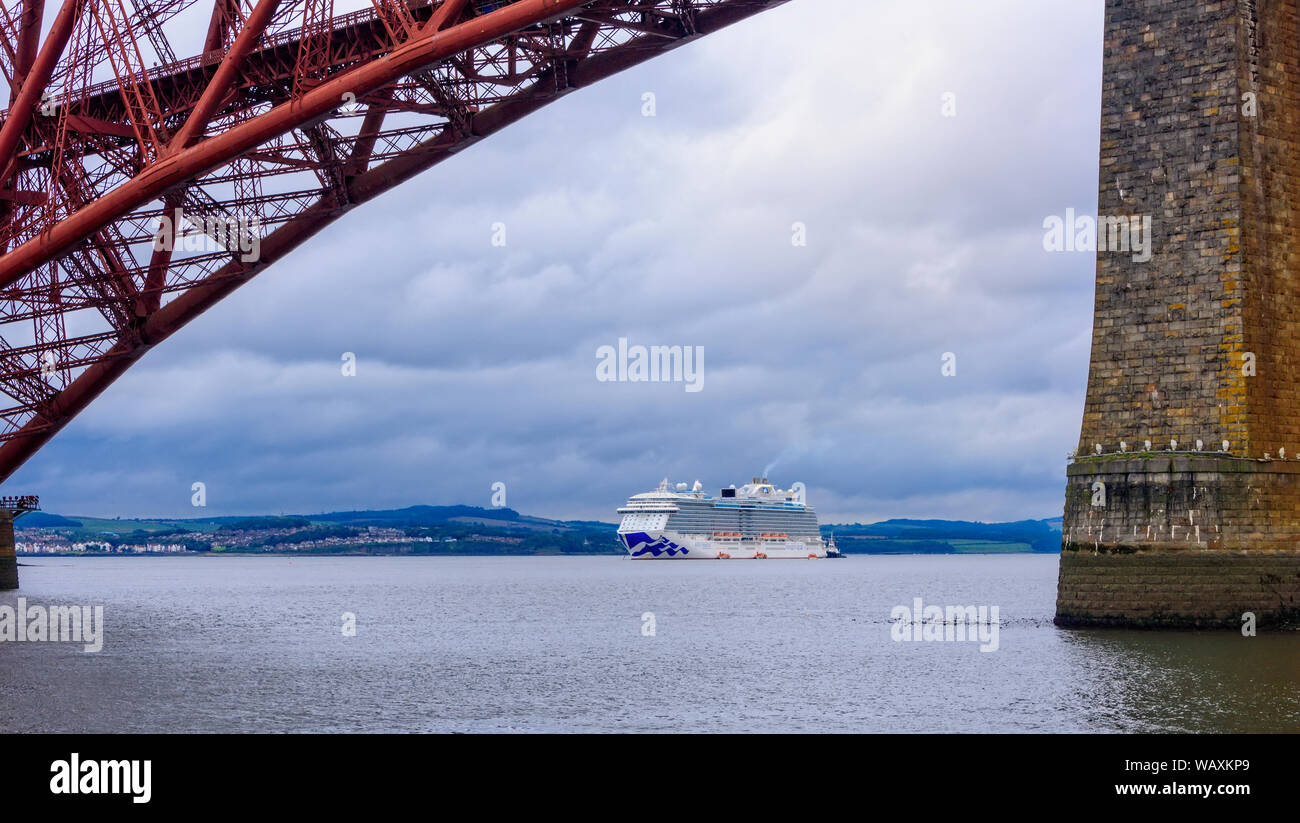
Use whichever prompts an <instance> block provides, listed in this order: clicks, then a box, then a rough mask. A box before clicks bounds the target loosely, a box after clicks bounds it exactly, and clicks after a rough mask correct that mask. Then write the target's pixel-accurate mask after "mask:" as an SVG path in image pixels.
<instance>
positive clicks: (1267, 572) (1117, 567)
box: [1056, 551, 1300, 629]
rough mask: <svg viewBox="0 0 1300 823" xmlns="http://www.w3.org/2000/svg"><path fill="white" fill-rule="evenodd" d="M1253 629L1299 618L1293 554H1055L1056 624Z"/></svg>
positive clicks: (1299, 576)
mask: <svg viewBox="0 0 1300 823" xmlns="http://www.w3.org/2000/svg"><path fill="white" fill-rule="evenodd" d="M1246 612H1250V613H1252V614H1254V615H1255V620H1256V628H1257V629H1269V628H1277V627H1281V626H1288V627H1294V626H1295V624H1296V621H1297V619H1300V554H1297V553H1295V552H1288V553H1285V554H1273V553H1270V552H1258V551H1248V552H1226V551H1181V552H1179V551H1164V552H1140V553H1137V554H1093V553H1092V552H1090V551H1073V552H1072V551H1067V552H1064V553H1062V555H1061V575H1060V589H1059V593H1058V595H1057V601H1056V622H1057V623H1058V624H1059V625H1063V626H1097V625H1103V626H1129V627H1139V628H1236V629H1240V628H1241V627H1242V625H1243V620H1242V616H1243V615H1244V614H1245V613H1246Z"/></svg>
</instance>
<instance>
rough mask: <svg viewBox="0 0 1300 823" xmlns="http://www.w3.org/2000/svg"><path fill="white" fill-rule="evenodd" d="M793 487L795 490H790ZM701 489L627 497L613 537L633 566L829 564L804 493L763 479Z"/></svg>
mask: <svg viewBox="0 0 1300 823" xmlns="http://www.w3.org/2000/svg"><path fill="white" fill-rule="evenodd" d="M795 485H796V486H798V485H799V484H795ZM702 489H703V487H702V486H701V485H700V482H699V481H698V480H697V481H695V485H694V486H691V487H690V488H687V486H686V484H685V483H677V484H676V485H675V486H669V484H668V480H667V479H666V478H665V479H664V481H663V482H662V483H660V484H659V488H657V489H655V490H654V491H652V492H646V493H645V494H636V495H633V496H632V497H630V498H629V499H628V501H627V505H625V506H623V507H622V508H620V509H619V510H618V513H619V514H621V515H623V519H622V521H621V522H620V523H619V526H618V537H619V540H620V541H622V543H623V546H624V547H625V548H626V549H627V552H628V554H629V555H631V556H632V557H633V558H636V559H659V560H664V559H673V560H678V559H688V560H715V559H723V560H725V559H728V558H751V559H752V558H758V559H763V558H778V557H798V558H810V557H826V556H827V550H828V548H830V551H831V552H832V553H834V548H833V547H828V545H827V544H826V543H825V541H823V540H822V536H821V532H820V531H819V530H818V528H817V513H816V512H815V511H813V510H812V508H811V507H809V506H807V505H805V504H804V502H803V493H802V491H795V490H786V489H778V488H776V487H775V486H773V485H772V484H771V483H769V482H767V478H766V477H755V478H754V479H753V481H752V482H750V483H746V484H745V485H743V486H741V487H740V488H736V487H735V486H734V485H733V486H731V487H730V488H726V489H722V491H721V494H720V495H719V496H718V497H712V496H709V495H707V494H705V493H704V491H703V490H702Z"/></svg>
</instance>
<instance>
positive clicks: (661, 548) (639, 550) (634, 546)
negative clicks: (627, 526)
mask: <svg viewBox="0 0 1300 823" xmlns="http://www.w3.org/2000/svg"><path fill="white" fill-rule="evenodd" d="M623 542H624V543H625V544H626V545H627V548H628V551H630V552H631V553H632V556H633V557H641V556H642V555H646V554H651V555H654V556H655V557H659V556H661V555H665V554H666V555H668V556H669V557H676V556H677V555H678V554H690V553H691V550H690V549H688V548H686V547H685V546H679V545H677V544H676V543H674V542H673V541H671V540H669V539H668V538H666V537H660V538H659V539H658V540H651V539H650V535H648V534H646V533H645V532H631V533H629V534H625V535H623Z"/></svg>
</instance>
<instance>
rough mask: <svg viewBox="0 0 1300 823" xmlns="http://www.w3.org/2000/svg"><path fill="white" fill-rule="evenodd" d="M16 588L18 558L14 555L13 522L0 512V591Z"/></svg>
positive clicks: (7, 515)
mask: <svg viewBox="0 0 1300 823" xmlns="http://www.w3.org/2000/svg"><path fill="white" fill-rule="evenodd" d="M16 588H18V556H17V555H16V554H14V521H13V518H12V517H10V516H9V513H8V512H0V591H5V590H8V589H16Z"/></svg>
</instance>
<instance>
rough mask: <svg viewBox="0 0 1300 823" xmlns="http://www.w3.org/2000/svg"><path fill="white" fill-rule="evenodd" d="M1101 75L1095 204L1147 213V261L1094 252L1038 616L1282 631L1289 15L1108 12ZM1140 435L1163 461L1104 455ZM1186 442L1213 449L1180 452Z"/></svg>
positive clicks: (1227, 2)
mask: <svg viewBox="0 0 1300 823" xmlns="http://www.w3.org/2000/svg"><path fill="white" fill-rule="evenodd" d="M1103 72H1104V76H1103V97H1102V122H1101V125H1102V130H1101V163H1100V176H1099V181H1098V191H1099V206H1098V210H1099V213H1100V215H1101V216H1102V217H1105V216H1108V215H1151V216H1152V217H1153V223H1154V243H1153V250H1152V255H1151V259H1150V260H1148V261H1147V262H1140V261H1137V260H1134V259H1133V256H1132V255H1131V254H1123V253H1114V252H1107V251H1099V252H1098V258H1097V291H1096V313H1095V320H1094V326H1093V343H1092V360H1091V370H1090V373H1089V379H1088V395H1087V401H1086V403H1085V407H1084V415H1083V425H1082V428H1081V431H1080V439H1079V448H1078V454H1079V455H1081V457H1080V459H1078V460H1076V461H1075V463H1074V464H1073V465H1072V466H1071V467H1070V469H1069V479H1068V484H1067V492H1066V508H1065V533H1064V536H1063V549H1064V551H1063V553H1062V561H1061V580H1060V590H1059V596H1058V605H1057V613H1058V620H1059V621H1060V622H1062V623H1068V624H1071V625H1078V624H1086V623H1089V622H1095V623H1098V624H1116V623H1125V622H1130V623H1133V624H1138V625H1211V624H1224V623H1225V620H1224V615H1225V614H1227V613H1228V612H1235V617H1234V622H1235V621H1239V620H1240V612H1241V611H1243V610H1248V611H1251V610H1253V611H1256V612H1257V613H1259V614H1260V615H1261V617H1262V618H1263V617H1264V616H1269V618H1268V619H1273V618H1276V619H1284V618H1285V617H1286V616H1287V615H1288V614H1289V611H1288V610H1290V609H1293V608H1294V607H1295V602H1296V601H1295V598H1296V595H1297V586H1298V585H1300V578H1298V577H1297V573H1296V572H1297V568H1298V567H1297V564H1300V460H1297V458H1300V318H1297V309H1298V308H1300V4H1297V3H1296V2H1295V0H1220V1H1219V2H1207V1H1206V0H1107V2H1106V28H1105V54H1104V62H1103ZM1148 440H1149V441H1151V443H1152V446H1151V448H1152V449H1155V450H1160V449H1166V450H1169V449H1171V446H1170V442H1171V441H1177V443H1178V444H1179V445H1178V446H1177V447H1176V448H1174V449H1172V450H1170V451H1166V452H1165V453H1164V454H1159V453H1156V454H1147V455H1142V456H1137V455H1133V456H1129V455H1123V456H1121V455H1120V454H1119V452H1120V451H1121V445H1120V444H1121V443H1124V444H1125V447H1126V448H1127V449H1129V450H1130V451H1134V450H1137V449H1139V448H1142V447H1143V444H1144V441H1148ZM1198 440H1199V441H1201V442H1202V446H1203V448H1204V449H1206V450H1207V451H1219V450H1220V449H1222V448H1223V447H1222V445H1221V444H1222V443H1223V442H1224V441H1227V443H1228V446H1227V448H1226V449H1225V450H1223V452H1222V453H1220V454H1217V455H1208V454H1203V453H1202V454H1187V453H1185V452H1186V451H1187V450H1189V449H1190V448H1191V447H1192V445H1193V444H1194V443H1196V441H1198ZM1099 445H1100V446H1101V451H1102V452H1103V453H1104V456H1102V457H1096V456H1095V453H1096V451H1097V446H1099ZM1284 449H1285V455H1286V459H1278V458H1279V457H1280V456H1281V455H1282V454H1283V450H1284ZM1096 483H1103V484H1104V488H1105V503H1104V505H1094V503H1095V502H1096V501H1095V500H1094V493H1095V486H1094V484H1096ZM1180 569H1181V570H1182V571H1179V570H1180ZM1135 570H1136V571H1135ZM1108 575H1110V576H1111V577H1110V578H1109V582H1107V576H1108ZM1143 602H1145V603H1146V605H1143ZM1250 603H1253V604H1254V606H1253V607H1252V608H1247V607H1246V606H1247V604H1250ZM1265 622H1267V620H1266V621H1265Z"/></svg>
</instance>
